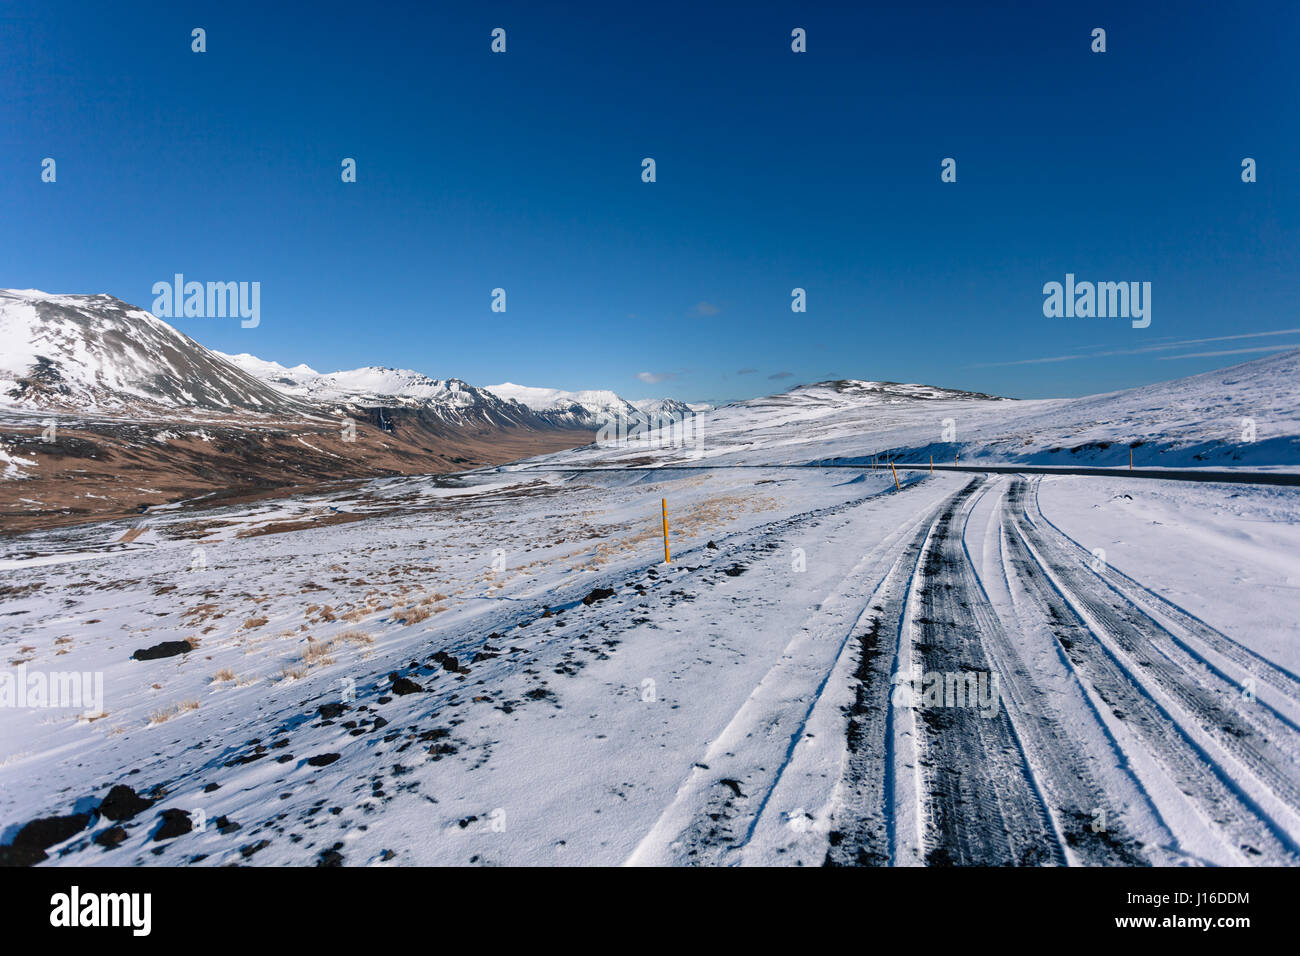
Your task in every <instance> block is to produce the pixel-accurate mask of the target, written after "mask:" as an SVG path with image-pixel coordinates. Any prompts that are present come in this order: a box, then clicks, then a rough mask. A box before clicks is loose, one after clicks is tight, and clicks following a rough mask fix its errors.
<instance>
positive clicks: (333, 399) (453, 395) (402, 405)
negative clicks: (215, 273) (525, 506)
mask: <svg viewBox="0 0 1300 956" xmlns="http://www.w3.org/2000/svg"><path fill="white" fill-rule="evenodd" d="M213 354H215V355H218V356H220V357H221V358H223V359H225V360H226V361H227V362H229V363H230V364H231V365H234V366H236V367H238V368H239V369H241V370H243V371H245V372H247V373H248V374H249V375H253V376H256V377H257V378H260V379H261V380H262V381H264V382H265V383H266V384H267V385H270V386H271V387H272V388H275V389H277V390H279V391H281V392H283V393H284V394H285V395H288V396H292V397H294V398H299V399H303V400H305V401H308V402H311V403H313V404H314V405H318V406H321V407H328V408H332V409H343V410H351V411H354V412H355V411H360V410H362V409H405V410H408V411H411V412H414V413H418V414H424V415H428V416H432V417H433V418H436V419H438V420H439V421H442V422H445V423H447V424H450V425H466V424H480V425H489V426H491V425H497V426H520V425H523V426H529V427H535V428H545V427H553V426H554V425H555V424H556V423H553V422H551V421H549V420H547V419H546V418H543V417H541V416H538V415H535V414H533V412H532V411H531V409H529V408H527V407H525V406H523V405H520V404H519V403H517V402H512V401H509V400H506V399H502V398H500V397H498V396H497V395H494V394H493V393H492V392H491V391H489V390H487V389H483V388H476V387H474V386H473V385H470V384H469V383H468V382H465V381H462V380H461V379H458V378H449V379H436V378H430V377H429V376H427V375H425V374H423V373H421V372H416V371H412V370H411V369H393V368H385V367H382V366H377V365H370V366H366V367H365V368H355V369H349V370H346V371H340V372H328V373H321V372H317V371H316V370H315V369H313V368H310V367H309V366H307V365H297V366H294V367H293V368H287V367H286V366H284V365H281V364H280V363H279V362H269V361H265V360H263V359H260V358H258V357H257V356H254V355H249V354H247V353H241V354H238V355H227V354H225V353H223V352H215V353H213ZM377 417H379V416H377ZM559 424H561V425H564V424H567V423H559Z"/></svg>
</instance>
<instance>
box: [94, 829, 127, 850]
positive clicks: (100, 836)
mask: <svg viewBox="0 0 1300 956" xmlns="http://www.w3.org/2000/svg"><path fill="white" fill-rule="evenodd" d="M95 842H96V843H98V844H99V845H100V846H102V847H103V848H104V849H105V850H116V849H117V848H118V847H119V846H121V845H122V844H123V843H125V842H126V830H125V829H123V828H122V827H109V828H108V829H107V830H101V831H100V832H99V833H96V834H95Z"/></svg>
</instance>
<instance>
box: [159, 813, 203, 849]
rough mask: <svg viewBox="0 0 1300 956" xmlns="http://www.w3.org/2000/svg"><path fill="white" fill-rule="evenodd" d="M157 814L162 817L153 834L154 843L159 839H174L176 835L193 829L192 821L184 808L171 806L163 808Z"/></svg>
mask: <svg viewBox="0 0 1300 956" xmlns="http://www.w3.org/2000/svg"><path fill="white" fill-rule="evenodd" d="M158 815H159V816H160V817H162V826H160V827H159V828H158V832H157V833H155V834H154V835H153V838H154V842H155V843H156V842H159V841H161V840H174V839H175V838H176V837H178V836H183V835H184V834H186V833H189V832H190V831H191V830H193V829H194V821H192V820H191V819H190V815H189V814H188V813H186V812H185V811H184V810H177V809H175V808H172V809H169V810H164V811H163V812H162V813H160V814H158Z"/></svg>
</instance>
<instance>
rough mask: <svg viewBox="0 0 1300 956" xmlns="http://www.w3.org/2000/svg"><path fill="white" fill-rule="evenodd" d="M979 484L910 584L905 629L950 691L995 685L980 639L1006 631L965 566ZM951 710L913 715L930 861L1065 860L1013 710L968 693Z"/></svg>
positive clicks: (957, 507)
mask: <svg viewBox="0 0 1300 956" xmlns="http://www.w3.org/2000/svg"><path fill="white" fill-rule="evenodd" d="M979 484H980V482H979V481H978V480H977V481H972V482H971V483H970V484H968V485H967V486H966V487H965V488H964V489H963V491H962V493H960V494H959V495H957V496H956V497H955V498H954V499H953V500H952V501H950V502H949V504H948V506H947V508H946V509H945V510H944V512H943V514H941V515H940V516H939V519H938V521H937V522H936V523H935V526H934V529H933V531H932V533H931V536H930V540H929V541H928V542H927V545H926V548H925V551H924V553H923V555H922V558H921V562H920V566H919V568H918V573H917V580H916V582H915V583H914V585H913V590H914V592H915V598H916V605H917V606H916V612H915V614H914V615H913V616H912V617H911V619H910V620H909V621H907V622H906V625H905V626H906V627H907V628H908V629H909V631H910V635H911V641H912V647H913V652H914V660H915V661H916V662H917V664H918V666H919V669H920V670H921V671H922V672H923V674H924V675H926V676H927V678H929V677H930V676H931V675H940V677H941V679H943V680H944V681H945V684H946V683H947V679H948V678H949V677H951V678H952V679H954V680H958V681H963V682H965V681H969V680H971V679H974V678H977V676H978V675H980V674H984V675H986V679H988V680H990V681H991V676H989V675H991V674H992V665H991V663H990V661H989V657H988V655H987V653H986V652H985V649H984V646H983V643H982V642H981V639H980V634H981V633H983V632H985V631H987V630H989V629H990V628H996V627H999V626H1000V625H999V624H998V619H997V615H996V613H995V612H994V610H993V606H992V604H991V603H990V602H989V601H988V598H987V597H985V595H984V594H983V591H982V589H981V588H980V586H979V582H978V580H977V579H976V578H975V573H974V569H973V568H972V567H971V565H970V562H969V560H968V559H967V556H966V552H965V546H964V543H963V540H962V524H961V523H960V522H959V520H958V518H959V515H960V514H961V513H962V511H963V506H964V505H965V504H966V502H967V501H968V500H969V499H970V497H971V495H972V494H973V492H974V491H975V490H976V488H977V487H978V485H979ZM900 663H902V661H901V660H900ZM958 686H961V685H960V684H959V685H958ZM966 686H967V688H968V689H969V687H970V685H969V684H967V685H966ZM945 696H947V695H946V693H945ZM945 703H947V704H950V705H951V704H954V703H956V705H955V706H919V707H918V708H917V710H916V713H917V716H918V717H919V718H920V719H919V721H918V728H919V733H918V743H919V745H920V746H919V750H920V760H919V764H920V771H921V772H920V777H921V780H922V783H923V787H924V789H923V792H922V794H921V800H922V802H923V811H924V819H923V842H924V846H925V862H926V863H927V864H928V865H931V866H967V865H973V866H1008V865H1009V866H1039V865H1051V864H1064V863H1066V862H1067V860H1066V856H1065V851H1064V848H1063V846H1062V843H1061V840H1060V837H1059V835H1058V834H1057V832H1056V830H1055V828H1054V826H1053V822H1052V819H1051V816H1050V814H1049V813H1048V810H1047V807H1046V805H1045V802H1044V799H1043V794H1042V792H1041V789H1040V784H1039V782H1038V781H1037V780H1036V779H1035V777H1034V773H1033V770H1032V769H1031V767H1030V765H1029V762H1028V759H1027V757H1026V755H1025V752H1024V749H1023V748H1022V746H1021V743H1020V740H1019V738H1018V737H1017V735H1016V731H1015V728H1014V727H1013V725H1012V723H1011V719H1010V717H1009V716H1008V714H1007V710H1006V708H1005V707H1003V706H998V707H997V708H996V712H994V711H993V709H992V708H987V709H985V708H981V707H978V706H975V705H973V704H972V702H971V700H970V699H969V695H966V699H965V700H964V702H955V701H945Z"/></svg>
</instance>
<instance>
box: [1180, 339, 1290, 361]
mask: <svg viewBox="0 0 1300 956" xmlns="http://www.w3.org/2000/svg"><path fill="white" fill-rule="evenodd" d="M1287 349H1300V342H1293V343H1292V344H1290V345H1259V346H1256V347H1255V348H1253V349H1223V350H1222V351H1220V352H1188V353H1187V354H1186V355H1162V356H1160V361H1162V362H1167V361H1169V360H1170V359H1183V358H1213V357H1215V356H1216V355H1245V354H1246V353H1247V352H1285V351H1286V350H1287Z"/></svg>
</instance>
